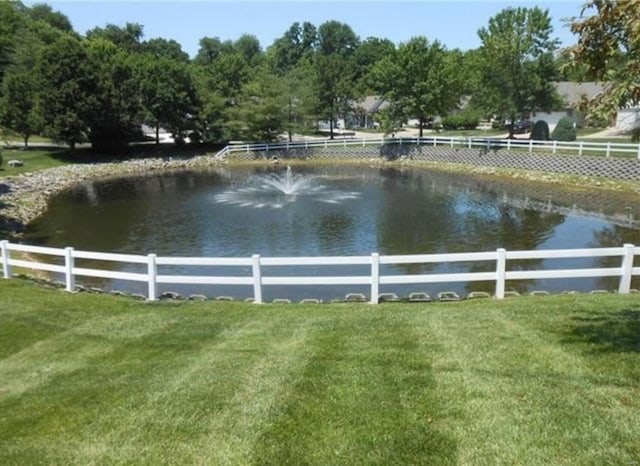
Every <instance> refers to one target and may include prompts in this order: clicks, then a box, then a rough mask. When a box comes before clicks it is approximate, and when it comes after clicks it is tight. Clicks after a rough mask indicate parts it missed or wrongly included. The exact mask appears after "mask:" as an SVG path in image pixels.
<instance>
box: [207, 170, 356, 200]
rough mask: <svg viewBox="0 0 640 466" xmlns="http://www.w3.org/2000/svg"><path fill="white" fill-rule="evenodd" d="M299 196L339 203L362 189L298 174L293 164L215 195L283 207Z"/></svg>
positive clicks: (227, 198)
mask: <svg viewBox="0 0 640 466" xmlns="http://www.w3.org/2000/svg"><path fill="white" fill-rule="evenodd" d="M298 196H305V197H312V198H313V200H314V201H316V202H321V203H326V204H339V203H341V202H342V201H345V200H349V199H358V198H359V197H360V193H358V192H355V191H341V190H337V189H331V188H329V187H328V186H326V185H325V184H324V183H322V181H321V179H320V178H319V177H316V176H310V175H301V174H295V173H293V170H292V169H291V166H287V169H286V171H285V173H284V174H280V173H270V174H267V175H255V176H252V177H250V178H249V179H248V180H247V181H246V183H244V184H243V185H242V186H240V187H237V188H233V189H229V190H227V191H224V192H222V193H220V194H217V195H216V196H215V197H214V199H215V201H216V202H218V203H221V204H229V205H235V206H239V207H251V208H256V209H260V208H272V209H281V208H283V207H284V206H286V205H288V204H292V203H294V202H295V201H296V199H297V198H298Z"/></svg>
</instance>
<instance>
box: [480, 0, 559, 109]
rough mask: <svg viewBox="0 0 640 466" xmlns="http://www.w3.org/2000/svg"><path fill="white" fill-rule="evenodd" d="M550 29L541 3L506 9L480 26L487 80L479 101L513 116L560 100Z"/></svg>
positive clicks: (485, 105) (552, 104) (481, 61)
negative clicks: (554, 83)
mask: <svg viewBox="0 0 640 466" xmlns="http://www.w3.org/2000/svg"><path fill="white" fill-rule="evenodd" d="M552 32H553V28H552V26H551V20H550V18H549V15H548V12H547V11H546V10H544V11H543V10H541V9H539V8H538V7H535V8H523V7H520V8H506V9H504V10H502V11H501V12H500V13H498V14H497V15H496V16H494V17H492V18H491V19H490V20H489V25H488V27H487V28H481V29H480V30H479V31H478V35H479V36H480V39H481V40H482V47H481V52H480V53H481V56H480V58H481V60H480V64H481V74H482V77H483V79H482V85H481V86H480V87H479V88H478V89H477V90H476V91H477V93H476V101H477V102H479V103H480V105H481V106H482V107H483V108H485V109H486V110H487V111H488V113H493V114H497V115H499V116H502V117H507V118H510V119H515V118H517V117H523V116H528V114H529V113H531V112H534V111H536V110H551V108H552V107H554V106H555V105H556V104H557V102H558V97H557V96H556V94H555V89H554V87H553V83H552V81H553V80H554V79H555V78H556V68H555V63H554V61H553V52H554V50H555V49H556V47H557V45H558V41H557V40H556V39H551V33H552Z"/></svg>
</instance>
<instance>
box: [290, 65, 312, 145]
mask: <svg viewBox="0 0 640 466" xmlns="http://www.w3.org/2000/svg"><path fill="white" fill-rule="evenodd" d="M282 79H283V83H284V92H285V94H286V97H287V124H286V129H287V134H288V138H289V141H292V140H293V133H294V132H300V131H305V130H306V129H307V128H309V127H310V126H315V125H316V124H317V122H318V119H319V115H318V113H317V112H318V108H319V107H320V103H319V99H318V89H317V86H315V85H314V84H315V83H316V82H317V80H318V78H317V73H316V68H315V67H314V66H313V64H312V63H311V61H310V59H308V58H303V59H302V60H301V61H299V62H298V64H297V65H296V67H295V68H293V69H291V70H290V71H289V72H288V73H287V74H286V75H285V76H284V77H282Z"/></svg>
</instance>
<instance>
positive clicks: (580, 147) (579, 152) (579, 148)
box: [578, 141, 582, 155]
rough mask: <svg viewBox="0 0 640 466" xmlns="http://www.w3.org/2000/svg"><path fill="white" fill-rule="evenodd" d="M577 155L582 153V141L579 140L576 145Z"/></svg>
mask: <svg viewBox="0 0 640 466" xmlns="http://www.w3.org/2000/svg"><path fill="white" fill-rule="evenodd" d="M578 155H582V141H580V146H579V147H578Z"/></svg>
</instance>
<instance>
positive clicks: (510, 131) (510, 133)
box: [507, 115, 516, 139]
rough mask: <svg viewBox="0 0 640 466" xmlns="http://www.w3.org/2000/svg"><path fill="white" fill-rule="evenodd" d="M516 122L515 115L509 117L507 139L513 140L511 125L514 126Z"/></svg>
mask: <svg viewBox="0 0 640 466" xmlns="http://www.w3.org/2000/svg"><path fill="white" fill-rule="evenodd" d="M515 120H516V116H515V115H511V124H510V125H509V136H507V139H514V137H513V125H514V124H515V122H516V121H515Z"/></svg>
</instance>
